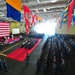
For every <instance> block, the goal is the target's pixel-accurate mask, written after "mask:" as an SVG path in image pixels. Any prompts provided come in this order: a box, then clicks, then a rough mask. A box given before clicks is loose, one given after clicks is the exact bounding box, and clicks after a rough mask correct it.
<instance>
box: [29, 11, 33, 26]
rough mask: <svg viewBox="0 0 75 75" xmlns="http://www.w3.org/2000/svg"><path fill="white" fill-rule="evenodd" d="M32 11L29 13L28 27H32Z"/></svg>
mask: <svg viewBox="0 0 75 75" xmlns="http://www.w3.org/2000/svg"><path fill="white" fill-rule="evenodd" d="M32 16H33V15H32V11H30V12H29V27H32Z"/></svg>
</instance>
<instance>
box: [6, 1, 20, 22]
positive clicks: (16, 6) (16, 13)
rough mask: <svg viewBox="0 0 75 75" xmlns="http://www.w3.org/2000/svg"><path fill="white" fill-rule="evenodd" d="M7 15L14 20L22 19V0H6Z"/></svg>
mask: <svg viewBox="0 0 75 75" xmlns="http://www.w3.org/2000/svg"><path fill="white" fill-rule="evenodd" d="M6 7H7V17H11V18H12V19H14V20H17V21H20V20H21V1H20V0H6Z"/></svg>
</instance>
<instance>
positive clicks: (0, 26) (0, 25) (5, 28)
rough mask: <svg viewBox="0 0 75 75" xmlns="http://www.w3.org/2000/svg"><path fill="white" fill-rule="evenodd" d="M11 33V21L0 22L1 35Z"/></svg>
mask: <svg viewBox="0 0 75 75" xmlns="http://www.w3.org/2000/svg"><path fill="white" fill-rule="evenodd" d="M9 35H10V30H9V23H8V22H5V23H3V22H0V37H4V36H9Z"/></svg>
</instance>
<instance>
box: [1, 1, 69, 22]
mask: <svg viewBox="0 0 75 75" xmlns="http://www.w3.org/2000/svg"><path fill="white" fill-rule="evenodd" d="M21 2H22V5H23V4H24V5H26V6H27V7H29V8H30V10H31V11H32V12H33V13H36V14H37V15H39V16H41V17H42V18H44V19H46V20H47V19H48V20H49V19H50V18H54V17H55V16H56V17H59V15H60V13H61V12H62V11H63V10H64V9H65V7H66V6H67V4H68V0H21ZM6 13H7V12H6V2H5V0H0V20H5V21H9V20H10V19H9V18H7V17H6ZM23 15H24V12H23V7H22V17H21V19H22V20H21V21H24V17H23Z"/></svg>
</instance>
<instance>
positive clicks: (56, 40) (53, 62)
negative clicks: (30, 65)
mask: <svg viewBox="0 0 75 75" xmlns="http://www.w3.org/2000/svg"><path fill="white" fill-rule="evenodd" d="M69 52H70V47H69V46H68V45H67V43H66V42H65V40H64V37H63V38H60V37H54V36H52V37H50V38H49V37H48V39H47V40H46V42H45V43H44V45H43V47H42V52H41V55H40V57H39V58H38V60H37V62H36V67H37V72H38V71H40V69H41V65H43V68H44V69H43V70H44V75H47V74H48V75H49V74H50V75H58V74H61V75H64V74H65V72H66V66H67V65H66V61H65V60H66V59H67V58H68V57H69V56H68V55H69Z"/></svg>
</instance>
